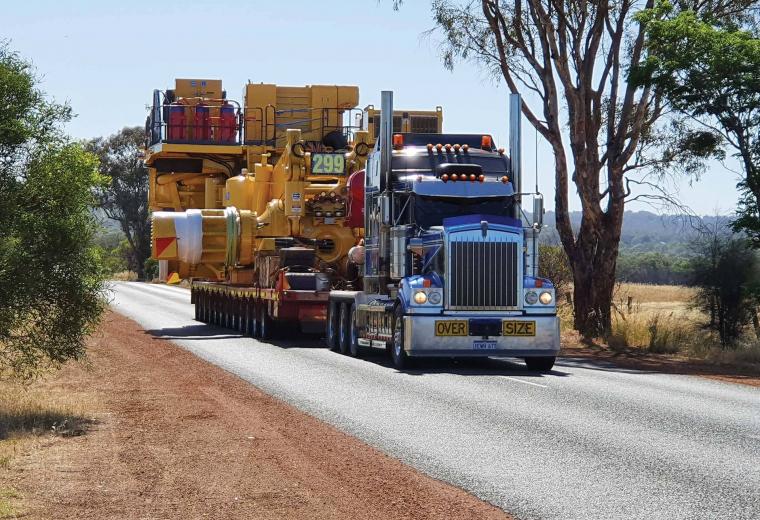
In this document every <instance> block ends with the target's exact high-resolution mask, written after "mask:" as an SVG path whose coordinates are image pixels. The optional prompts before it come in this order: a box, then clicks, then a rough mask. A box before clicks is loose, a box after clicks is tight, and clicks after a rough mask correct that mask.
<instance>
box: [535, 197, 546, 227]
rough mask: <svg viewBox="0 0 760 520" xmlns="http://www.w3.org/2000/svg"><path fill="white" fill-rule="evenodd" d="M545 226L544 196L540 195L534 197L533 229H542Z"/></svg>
mask: <svg viewBox="0 0 760 520" xmlns="http://www.w3.org/2000/svg"><path fill="white" fill-rule="evenodd" d="M543 225H544V196H543V195H541V194H540V193H539V194H537V195H536V196H535V197H533V227H534V228H536V229H541V228H542V227H543Z"/></svg>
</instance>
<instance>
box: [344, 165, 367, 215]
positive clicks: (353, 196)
mask: <svg viewBox="0 0 760 520" xmlns="http://www.w3.org/2000/svg"><path fill="white" fill-rule="evenodd" d="M346 186H347V187H348V207H347V211H348V218H347V219H346V226H348V227H350V228H360V227H364V170H359V171H356V172H354V173H352V174H351V175H350V176H349V177H348V180H347V181H346Z"/></svg>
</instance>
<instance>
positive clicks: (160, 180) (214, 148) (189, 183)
mask: <svg viewBox="0 0 760 520" xmlns="http://www.w3.org/2000/svg"><path fill="white" fill-rule="evenodd" d="M244 163H245V151H244V148H243V143H242V109H241V107H240V105H239V103H238V102H236V101H234V100H230V99H227V94H226V92H225V91H224V90H223V89H222V82H221V81H220V80H212V79H177V80H176V81H175V85H174V88H173V89H167V90H166V91H160V90H155V91H154V92H153V104H152V106H151V108H150V114H149V116H148V120H147V122H146V143H145V165H146V166H147V168H148V175H149V200H148V203H149V206H150V209H151V210H152V211H175V212H182V211H185V210H191V209H195V210H198V209H213V208H221V207H223V206H222V195H223V191H224V184H225V182H226V181H227V179H228V178H230V177H232V176H234V175H237V174H238V173H239V172H240V170H241V168H242V167H243V166H244ZM155 232H156V230H154V235H155ZM162 245H163V244H162V243H159V244H158V247H157V244H156V243H155V240H154V257H155V258H158V259H160V262H159V266H160V268H159V272H160V276H161V277H162V279H165V278H166V277H167V276H168V274H169V273H171V272H177V273H179V275H180V276H181V277H183V278H184V277H187V276H190V275H193V276H203V277H206V278H212V279H221V278H222V277H223V275H224V273H223V269H222V265H221V264H220V263H218V262H204V263H200V264H197V265H192V264H189V263H187V262H184V261H183V262H180V261H178V260H171V261H166V260H165V258H167V257H169V256H170V254H169V251H171V246H167V247H169V249H166V247H161V246H162ZM180 248H181V249H182V250H184V247H183V246H182V245H180Z"/></svg>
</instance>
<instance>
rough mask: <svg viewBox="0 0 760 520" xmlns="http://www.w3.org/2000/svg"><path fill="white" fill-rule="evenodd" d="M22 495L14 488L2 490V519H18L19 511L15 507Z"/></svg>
mask: <svg viewBox="0 0 760 520" xmlns="http://www.w3.org/2000/svg"><path fill="white" fill-rule="evenodd" d="M20 498H21V495H20V494H19V493H18V492H17V491H16V490H15V489H13V488H0V518H17V517H18V514H19V511H18V509H17V508H16V507H15V506H14V505H13V500H18V499H20Z"/></svg>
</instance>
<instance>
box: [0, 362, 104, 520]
mask: <svg viewBox="0 0 760 520" xmlns="http://www.w3.org/2000/svg"><path fill="white" fill-rule="evenodd" d="M69 370H70V369H69V368H67V367H64V369H63V370H62V371H61V372H58V373H56V374H55V375H54V376H52V377H51V380H50V381H45V380H40V381H36V382H34V383H32V384H30V385H21V384H19V383H16V382H12V381H0V519H2V518H17V517H18V516H19V515H20V514H21V511H19V509H18V503H19V502H18V501H19V500H20V499H21V498H22V497H21V495H20V494H19V493H17V492H16V491H15V490H14V489H13V488H11V487H8V486H7V483H4V481H5V478H4V477H5V476H6V475H7V474H8V472H9V471H10V470H11V469H12V468H13V463H14V459H15V458H16V457H18V456H20V455H21V454H23V453H28V452H29V451H30V450H33V449H35V448H36V447H38V446H40V445H41V443H42V442H43V439H45V438H50V437H51V436H63V437H69V436H74V435H81V434H82V433H84V432H85V429H86V428H87V427H88V426H89V425H90V424H93V423H94V422H95V421H93V420H92V419H91V417H92V414H93V411H94V410H95V403H94V402H93V398H92V397H87V394H86V393H84V392H83V391H82V390H78V389H77V385H76V382H74V383H68V384H67V377H66V375H67V373H68V371H69Z"/></svg>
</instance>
